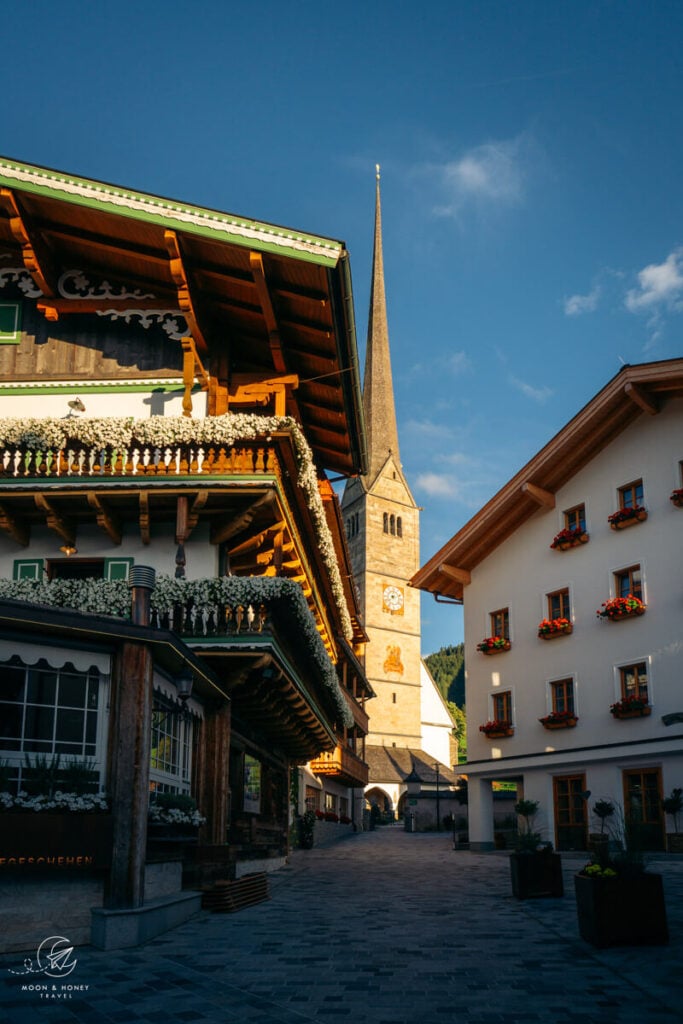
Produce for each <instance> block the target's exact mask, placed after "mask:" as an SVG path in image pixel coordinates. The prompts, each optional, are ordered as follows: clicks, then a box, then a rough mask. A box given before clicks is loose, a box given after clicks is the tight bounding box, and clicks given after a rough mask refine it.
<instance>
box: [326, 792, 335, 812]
mask: <svg viewBox="0 0 683 1024" xmlns="http://www.w3.org/2000/svg"><path fill="white" fill-rule="evenodd" d="M325 810H326V811H336V810H337V794H336V793H325Z"/></svg>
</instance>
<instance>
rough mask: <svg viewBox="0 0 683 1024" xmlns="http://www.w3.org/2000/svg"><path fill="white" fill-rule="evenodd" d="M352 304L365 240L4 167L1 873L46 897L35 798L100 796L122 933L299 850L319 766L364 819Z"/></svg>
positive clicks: (359, 460) (361, 445)
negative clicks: (296, 835)
mask: <svg viewBox="0 0 683 1024" xmlns="http://www.w3.org/2000/svg"><path fill="white" fill-rule="evenodd" d="M352 310H353V300H352V294H351V289H350V270H349V261H348V253H347V252H346V250H345V248H344V246H343V243H340V242H337V241H334V240H331V239H325V238H319V237H312V236H310V235H306V234H303V233H301V232H296V231H285V230H284V229H281V228H277V227H274V226H271V225H268V224H263V223H260V222H256V221H248V220H246V219H245V218H238V217H234V216H233V215H230V214H224V213H221V212H220V211H214V210H206V209H202V208H199V207H196V206H193V205H190V204H186V203H178V202H175V201H172V200H167V199H163V198H161V197H157V196H151V195H146V194H143V193H138V192H135V191H133V190H130V189H122V188H116V187H114V186H109V185H106V184H105V183H101V182H95V181H90V180H86V179H81V178H78V177H75V176H72V175H66V174H61V173H58V172H53V171H48V170H46V169H44V168H40V167H34V166H30V165H26V164H20V163H18V162H16V161H9V160H2V161H0V402H1V403H2V417H3V418H2V420H1V421H0V592H1V596H2V598H3V599H4V600H3V606H2V609H0V611H1V612H2V615H1V616H0V662H1V663H2V664H3V674H2V682H0V759H2V763H3V777H2V784H1V785H0V791H1V792H2V793H3V794H5V796H4V797H3V807H4V816H6V820H7V821H8V822H9V823H10V824H11V825H12V827H11V828H4V829H3V830H2V834H3V843H4V845H3V848H2V850H0V867H2V868H3V870H5V871H8V870H12V871H13V872H15V873H16V872H19V876H18V882H20V883H21V884H22V885H26V892H27V896H26V899H27V900H28V899H29V895H28V894H29V890H30V889H31V882H32V880H33V881H35V882H36V886H34V889H33V890H32V891H33V893H34V896H36V899H38V900H39V899H40V894H39V886H38V884H37V878H38V876H37V875H36V874H33V875H32V874H31V871H32V868H33V867H34V866H35V864H36V857H37V856H38V855H39V852H40V844H38V845H36V839H35V837H30V836H27V835H24V836H23V838H22V835H21V828H20V825H21V819H22V817H23V816H22V810H23V809H24V808H25V805H26V801H27V800H28V801H29V802H30V800H31V799H33V798H36V799H38V800H43V798H44V797H48V796H49V798H50V800H51V801H52V798H53V795H54V792H55V791H56V790H57V788H58V789H59V790H60V791H64V790H65V789H66V790H69V789H70V788H71V789H73V787H74V786H76V785H78V787H79V791H81V792H82V794H83V796H84V797H87V798H88V799H86V800H85V803H86V804H88V801H89V803H90V804H92V803H93V800H95V798H100V797H101V798H102V800H103V801H104V803H103V805H102V807H101V808H100V809H101V810H103V813H102V814H101V815H99V816H98V817H97V818H95V816H92V817H91V818H90V827H88V823H86V825H85V826H84V831H83V834H82V842H81V845H80V846H79V847H78V849H79V851H80V852H79V853H78V855H77V856H81V854H82V855H83V857H84V858H85V860H84V862H83V864H81V862H80V861H79V865H78V866H83V867H87V866H88V865H94V855H93V856H92V857H91V855H90V854H89V853H88V842H89V837H90V836H92V835H94V832H95V828H94V825H93V823H98V824H99V825H101V826H102V829H104V830H105V831H106V830H107V829H108V830H109V841H108V845H107V843H105V845H104V847H103V848H102V849H104V853H102V849H100V850H99V852H98V854H97V865H96V866H97V869H98V870H100V871H101V872H102V874H101V876H100V881H101V886H100V890H99V897H98V898H99V901H100V903H101V904H102V906H101V907H100V910H101V914H100V918H99V921H98V924H97V929H99V930H98V932H97V936H96V937H93V941H98V942H99V944H103V945H108V944H111V943H113V942H116V941H118V940H117V939H116V938H115V936H114V935H113V932H112V931H111V929H112V928H114V926H115V919H118V918H116V915H119V916H120V914H121V912H122V911H131V920H133V918H135V919H136V920H137V919H138V918H139V917H140V915H139V914H137V917H135V915H136V913H137V912H138V911H140V910H141V908H144V907H145V905H146V903H147V902H149V899H150V895H152V896H154V897H155V898H158V897H159V885H161V884H162V883H160V882H158V878H160V877H161V876H162V875H163V876H164V878H165V879H166V880H165V881H164V882H163V885H162V888H163V895H164V897H167V898H168V899H167V903H168V906H169V907H171V908H172V907H173V906H175V907H176V909H175V910H173V909H167V910H166V918H165V920H166V922H168V921H169V920H171V918H173V919H174V920H177V914H179V913H180V912H181V909H182V908H180V902H182V896H181V893H180V890H181V887H182V886H184V887H185V888H187V887H188V886H189V887H190V888H194V889H196V888H197V887H198V885H200V884H201V883H202V882H203V881H205V880H210V879H211V878H212V877H222V878H225V877H231V876H234V875H237V876H239V875H240V874H243V873H245V872H248V871H253V870H266V869H268V868H270V867H273V866H277V865H279V864H281V863H283V859H284V857H285V856H286V853H287V850H288V844H289V836H290V826H291V819H292V813H293V812H295V811H296V810H300V809H301V808H302V807H303V806H304V797H303V795H302V789H303V784H302V785H300V786H299V793H298V796H297V795H296V794H295V793H294V790H296V788H297V787H296V785H295V782H296V780H297V779H298V777H299V772H300V770H303V766H304V765H305V764H306V763H307V762H309V761H311V760H314V759H316V758H321V759H325V757H326V755H328V754H329V755H331V763H330V764H328V765H327V769H326V773H325V779H324V780H323V782H322V783H321V784H320V785H322V786H323V788H324V787H325V786H326V785H327V786H328V788H329V790H330V792H331V793H333V797H334V799H336V801H337V808H338V810H339V811H340V812H342V814H343V811H346V814H343V817H345V818H347V819H348V821H349V826H348V827H349V828H350V827H352V823H353V820H354V815H355V813H356V809H355V806H354V801H353V786H354V785H355V786H356V787H357V788H359V789H360V791H362V788H363V786H364V784H365V782H366V781H367V766H366V765H365V763H364V761H363V754H364V740H365V734H366V732H367V722H368V716H367V710H366V709H365V702H366V700H367V698H368V697H369V696H370V695H371V693H372V691H371V688H370V687H369V686H368V684H367V680H366V678H365V674H364V671H363V669H362V666H361V663H360V661H359V655H360V653H361V651H362V645H363V644H364V643H365V640H366V639H367V638H366V634H365V633H364V631H363V629H362V626H361V624H360V615H359V608H358V601H357V597H356V594H355V590H354V588H353V583H352V580H351V569H350V564H349V556H348V551H347V548H346V541H345V538H344V536H343V531H342V528H341V513H340V510H339V506H338V501H337V499H336V496H335V494H334V492H333V490H332V488H331V486H330V484H329V481H328V477H327V472H328V471H330V472H331V473H333V474H335V475H337V476H339V475H341V476H346V475H353V474H355V473H358V472H363V471H364V470H365V468H366V465H365V461H364V457H363V452H364V449H365V441H364V427H363V413H362V405H361V395H360V383H359V373H358V365H357V354H356V349H355V330H354V323H353V315H352ZM321 377H324V380H321ZM131 587H132V591H131ZM131 593H132V597H133V600H132V605H131ZM58 606H61V609H59V610H58ZM46 609H49V614H48V611H47V610H46ZM48 620H49V622H48ZM126 623H128V625H126ZM48 627H49V628H48ZM337 751H341V752H342V753H341V754H340V757H339V758H338V759H335V752H337ZM50 772H51V773H52V774H50ZM79 773H80V775H79ZM77 777H78V779H77ZM22 793H23V794H26V795H25V796H22ZM323 799H325V798H323ZM342 801H346V803H343V802H342ZM331 802H332V803H333V802H334V800H333V801H331ZM43 803H44V800H43ZM293 804H294V805H295V806H293ZM41 806H42V804H41ZM56 809H57V811H59V812H60V813H61V812H65V808H64V807H57V808H56ZM170 811H173V812H174V814H171V813H170ZM10 815H12V817H11V820H10ZM339 816H342V815H339ZM33 817H34V818H35V819H41V815H35V814H34V815H33ZM105 818H106V819H107V821H106V823H105V822H104V819H105ZM179 819H182V820H183V822H184V824H186V825H187V824H189V825H191V826H192V825H194V836H193V839H192V840H191V841H190V840H188V841H187V842H185V841H182V842H181V840H180V839H178V841H177V843H176V845H175V846H173V848H172V847H171V845H169V842H168V841H169V837H168V836H165V837H162V838H160V839H159V840H158V841H155V837H154V834H155V829H154V828H153V827H152V826H153V825H155V824H164V820H165V823H166V824H172V823H173V821H176V823H177V822H178V820H179ZM42 820H45V821H47V819H42ZM74 820H75V819H73V818H72V819H70V821H71V824H72V828H71V832H72V833H74V832H75V828H74V826H73V823H74ZM105 825H106V827H105ZM64 843H66V838H65V839H64ZM169 851H171V852H172V854H173V856H172V857H170V858H169V857H165V856H164V855H165V853H169ZM55 855H56V856H57V857H59V856H67V855H68V856H71V853H68V854H67V852H66V846H64V847H63V848H62V850H61V853H60V852H59V850H58V851H57V853H56V854H55ZM169 859H170V860H173V861H174V862H178V863H180V862H182V865H183V874H182V879H181V878H180V876H178V877H177V878H175V877H174V878H171V875H172V872H170V873H169V872H166V874H165V875H164V872H163V871H162V870H161V869H160V868H154V867H153V865H158V864H161V863H163V862H164V860H169ZM44 866H45V865H43V867H44ZM71 866H73V864H72V865H71ZM169 870H170V869H169ZM152 875H155V876H158V877H157V881H156V882H155V881H154V880H153V879H152ZM84 877H85V876H84ZM169 879H171V880H170V881H169ZM53 883H54V879H53V880H52V882H51V883H50V884H53ZM36 894H37V895H36ZM88 898H89V899H91V902H93V901H92V897H91V896H89V897H88ZM173 900H175V904H174V903H173ZM94 902H97V900H95V901H94ZM24 909H25V908H24ZM107 914H110V917H109V918H107V917H106V915H107ZM174 915H176V916H175V918H174ZM148 917H149V915H148ZM161 924H162V925H163V921H162V922H161ZM62 927H64V925H62ZM146 935H147V937H149V932H147V933H146ZM93 936H94V933H93ZM82 941H88V937H87V936H86V937H84V938H82Z"/></svg>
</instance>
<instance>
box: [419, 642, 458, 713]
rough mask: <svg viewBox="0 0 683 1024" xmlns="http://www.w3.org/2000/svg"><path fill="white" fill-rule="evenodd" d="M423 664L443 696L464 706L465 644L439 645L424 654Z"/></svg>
mask: <svg viewBox="0 0 683 1024" xmlns="http://www.w3.org/2000/svg"><path fill="white" fill-rule="evenodd" d="M424 660H425V664H426V666H427V668H428V669H429V671H430V672H431V674H432V678H433V680H434V682H435V683H436V685H437V686H438V688H439V691H440V692H441V695H442V696H443V698H444V699H445V700H447V701H452V702H453V703H454V704H457V705H458V707H461V708H462V707H464V706H465V645H464V644H452V645H451V646H449V647H441V648H440V649H439V650H438V651H436V652H435V653H434V654H428V655H427V656H426V658H425V659H424Z"/></svg>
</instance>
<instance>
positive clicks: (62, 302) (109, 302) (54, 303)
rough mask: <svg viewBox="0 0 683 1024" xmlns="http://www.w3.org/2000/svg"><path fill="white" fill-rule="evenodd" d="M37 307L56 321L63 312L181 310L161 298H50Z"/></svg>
mask: <svg viewBox="0 0 683 1024" xmlns="http://www.w3.org/2000/svg"><path fill="white" fill-rule="evenodd" d="M36 305H37V307H38V309H39V310H40V312H41V313H42V314H43V316H44V317H45V319H46V320H51V321H56V320H58V319H59V317H60V316H61V315H62V314H63V313H65V314H68V313H109V312H113V313H115V312H120V313H126V312H128V311H129V310H139V311H140V312H141V313H144V312H146V311H147V310H148V309H154V310H158V309H159V308H163V309H165V310H167V311H168V312H169V313H180V312H181V310H180V309H178V308H174V306H173V305H170V306H169V305H167V304H166V302H165V301H164V300H163V299H158V298H156V297H155V298H153V299H106V298H100V299H50V300H49V301H47V302H38V303H36Z"/></svg>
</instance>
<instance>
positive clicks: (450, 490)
mask: <svg viewBox="0 0 683 1024" xmlns="http://www.w3.org/2000/svg"><path fill="white" fill-rule="evenodd" d="M416 486H417V487H418V488H419V489H420V490H422V491H424V492H425V493H426V494H429V496H430V497H432V498H455V497H456V496H457V494H458V487H457V485H456V483H455V480H453V478H452V477H450V476H446V475H445V474H443V473H420V474H419V476H418V478H417V480H416Z"/></svg>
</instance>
